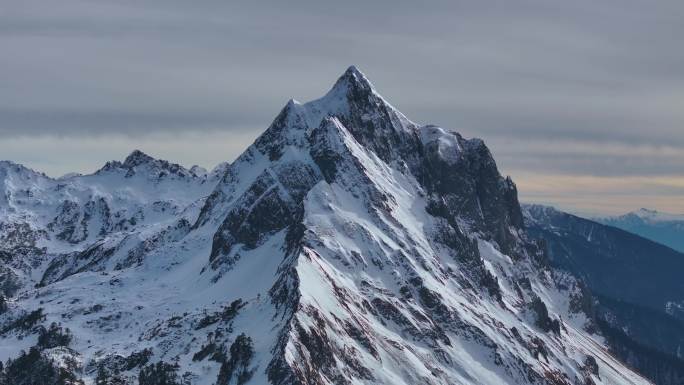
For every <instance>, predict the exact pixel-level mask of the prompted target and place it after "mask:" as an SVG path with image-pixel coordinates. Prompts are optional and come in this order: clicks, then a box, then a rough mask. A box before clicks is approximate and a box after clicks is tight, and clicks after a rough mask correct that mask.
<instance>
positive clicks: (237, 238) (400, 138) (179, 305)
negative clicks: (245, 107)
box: [0, 67, 648, 385]
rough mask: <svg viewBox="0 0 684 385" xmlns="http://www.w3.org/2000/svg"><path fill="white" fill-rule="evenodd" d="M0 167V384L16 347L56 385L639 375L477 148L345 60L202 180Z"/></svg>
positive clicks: (550, 380)
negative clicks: (384, 93) (593, 327)
mask: <svg viewBox="0 0 684 385" xmlns="http://www.w3.org/2000/svg"><path fill="white" fill-rule="evenodd" d="M2 170H4V171H3V172H4V174H3V180H4V186H5V193H4V200H2V201H0V208H1V209H2V210H3V211H2V212H3V214H2V217H0V218H1V220H0V222H2V226H3V227H2V228H3V230H2V233H1V234H2V250H3V251H2V253H3V254H2V255H3V258H4V259H5V260H6V261H7V263H6V264H5V265H4V266H5V269H4V271H3V275H2V277H3V278H2V279H3V282H5V283H7V284H6V286H5V287H6V288H7V289H5V290H4V291H3V295H4V297H3V298H4V301H3V304H4V305H3V309H2V315H0V322H1V324H2V325H3V326H2V334H0V338H1V339H0V354H1V355H2V359H7V358H12V359H13V361H12V362H10V363H9V364H8V365H6V367H5V369H4V370H3V374H2V376H4V377H0V383H2V382H1V381H2V378H5V379H8V378H10V377H11V376H15V377H16V373H18V372H20V371H21V370H23V369H25V366H27V364H26V362H27V359H26V357H27V356H30V355H33V356H32V357H33V358H37V357H40V359H34V360H33V362H38V363H40V365H42V366H41V368H43V367H44V368H48V369H45V371H46V372H50V370H52V372H56V373H58V374H60V375H62V377H60V378H63V379H64V380H63V381H65V382H63V383H98V384H133V383H136V382H137V383H139V384H142V385H145V384H153V383H154V384H156V383H158V382H154V381H161V379H163V381H165V383H171V384H173V383H176V384H219V385H222V384H266V383H270V384H279V385H286V384H287V385H289V384H321V385H322V384H418V383H429V384H483V383H485V384H506V383H516V384H642V383H648V381H646V380H645V379H643V378H642V377H640V376H639V375H637V374H636V373H634V372H632V371H631V370H630V369H629V368H627V367H626V366H624V365H623V364H621V363H620V362H619V361H617V360H616V359H615V358H613V357H612V356H611V355H610V354H608V353H607V349H606V345H605V343H604V339H603V338H602V337H601V336H599V335H596V334H591V333H590V332H588V331H587V327H588V326H590V325H589V323H590V320H589V318H588V317H587V316H586V314H584V313H583V310H582V309H583V306H582V304H583V303H584V301H586V298H585V296H584V293H583V292H582V290H581V286H580V285H579V284H578V281H577V280H575V279H574V278H573V277H572V276H571V275H569V274H566V273H562V272H559V271H555V270H553V269H552V268H550V266H549V264H548V260H547V258H546V254H545V251H544V249H543V248H542V247H540V245H539V244H538V243H536V242H533V241H531V240H530V239H529V238H528V236H527V234H526V230H525V228H524V225H523V216H522V212H521V209H520V205H519V204H518V201H517V192H516V188H515V185H514V183H513V182H512V181H511V180H510V179H508V178H503V177H501V175H500V174H499V172H498V170H497V168H496V164H495V162H494V159H493V158H492V155H491V154H490V152H489V150H488V149H487V147H486V146H485V145H484V143H483V142H482V141H481V140H478V139H471V140H467V139H464V138H463V137H461V136H460V135H459V134H457V133H456V132H453V131H451V130H447V129H443V128H440V127H436V126H429V125H428V126H419V125H416V124H415V123H413V122H411V121H409V120H408V119H407V118H406V117H405V116H404V115H402V114H401V113H400V112H398V111H397V110H396V109H395V108H394V107H392V106H391V105H390V104H389V103H387V102H386V101H385V100H384V99H383V98H382V97H381V96H380V95H379V94H378V93H377V92H376V90H375V89H374V87H373V86H372V84H371V83H370V82H369V81H368V79H367V78H366V77H365V76H364V75H363V74H362V73H361V72H359V71H358V70H357V69H356V68H354V67H350V68H349V69H348V70H347V71H346V72H345V73H344V74H343V75H342V77H341V78H340V79H339V80H338V81H337V82H336V83H335V85H334V86H333V88H332V89H331V90H330V91H329V92H328V93H327V94H326V95H325V96H323V97H322V98H321V99H318V100H315V101H312V102H309V103H306V104H301V103H298V102H296V101H294V100H291V101H290V102H288V103H287V105H286V106H285V107H284V108H283V110H282V111H281V112H280V114H279V115H278V116H277V117H276V118H275V120H274V122H273V123H272V124H271V126H270V127H269V128H268V129H267V130H266V131H265V132H264V133H263V134H262V135H261V136H260V137H259V138H258V139H257V140H256V141H255V143H254V144H253V145H251V146H250V147H249V148H248V149H247V150H246V151H245V152H244V153H243V154H242V155H241V156H240V157H239V158H238V159H237V160H235V162H233V163H232V164H230V165H227V166H224V167H221V168H220V169H219V170H215V171H213V172H212V173H209V174H203V173H201V174H199V173H195V172H192V171H190V170H186V169H184V168H182V167H180V166H176V165H172V164H169V163H167V162H163V161H158V160H154V159H151V158H149V157H147V156H145V155H144V154H141V153H137V152H136V153H134V154H132V155H131V156H130V157H129V158H128V159H127V160H126V161H125V162H123V163H110V164H108V165H107V166H105V168H103V169H102V170H100V171H99V172H97V173H95V174H94V175H87V176H77V177H70V178H67V179H66V180H53V179H50V178H47V177H45V176H43V175H41V174H38V173H35V172H32V171H30V170H27V169H24V168H22V167H21V166H18V165H14V164H8V163H4V164H3V167H2ZM173 170H175V171H173ZM60 186H61V187H60ZM41 336H42V337H41ZM41 341H42V342H41ZM22 349H23V350H24V351H25V352H24V353H23V354H22V353H21V352H20V351H21V350H22ZM29 366H30V365H29ZM50 368H51V369H50ZM34 372H37V371H34ZM47 375H49V373H48V374H46V376H47ZM5 381H7V380H5Z"/></svg>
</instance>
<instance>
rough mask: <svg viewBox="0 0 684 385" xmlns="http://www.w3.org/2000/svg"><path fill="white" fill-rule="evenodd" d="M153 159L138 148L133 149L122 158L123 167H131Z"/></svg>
mask: <svg viewBox="0 0 684 385" xmlns="http://www.w3.org/2000/svg"><path fill="white" fill-rule="evenodd" d="M154 161H155V159H154V158H153V157H151V156H149V155H147V154H145V153H144V152H142V151H140V150H133V151H132V152H131V153H130V154H129V155H128V156H127V157H126V159H125V160H124V162H123V165H122V166H123V167H125V168H133V167H135V166H139V165H141V164H146V163H150V162H154Z"/></svg>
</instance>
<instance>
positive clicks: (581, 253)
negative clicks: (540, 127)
mask: <svg viewBox="0 0 684 385" xmlns="http://www.w3.org/2000/svg"><path fill="white" fill-rule="evenodd" d="M523 213H524V216H525V224H526V227H527V231H528V233H529V234H530V236H532V237H537V238H541V239H543V240H544V242H545V244H546V247H547V250H548V252H549V258H550V259H551V264H552V265H553V266H554V267H556V268H558V269H561V270H565V271H568V272H571V273H572V274H573V275H575V276H576V277H577V278H578V279H580V280H582V281H583V282H585V283H586V285H587V286H588V290H589V291H591V293H592V297H593V298H594V301H593V303H591V304H587V306H588V307H589V308H590V309H591V310H588V312H589V313H591V314H592V315H593V319H594V320H595V321H596V325H595V326H596V328H597V329H598V330H600V332H601V333H602V334H603V335H604V336H606V337H607V341H608V343H609V344H610V345H611V349H612V351H613V352H614V353H615V354H616V355H618V356H619V357H620V358H622V359H623V360H625V361H626V362H628V363H629V364H630V365H632V366H634V367H635V368H637V369H638V370H640V371H641V372H642V373H644V374H646V375H647V376H648V377H649V378H651V379H653V380H654V381H655V382H656V383H657V384H659V385H665V384H667V385H680V384H682V383H684V279H683V277H684V254H682V253H679V252H677V251H675V250H673V249H671V248H669V247H666V246H663V245H661V244H659V243H656V242H653V241H651V240H649V239H646V238H643V237H641V236H638V235H636V234H632V233H630V232H627V231H623V230H621V229H618V228H615V227H611V226H607V225H603V224H601V223H598V222H594V221H591V220H588V219H584V218H580V217H577V216H574V215H571V214H568V213H564V212H562V211H558V210H556V209H554V208H551V207H547V206H539V205H524V206H523Z"/></svg>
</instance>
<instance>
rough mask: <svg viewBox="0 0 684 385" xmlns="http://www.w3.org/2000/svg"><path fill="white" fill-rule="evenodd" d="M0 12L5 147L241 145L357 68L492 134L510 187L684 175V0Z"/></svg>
mask: <svg viewBox="0 0 684 385" xmlns="http://www.w3.org/2000/svg"><path fill="white" fill-rule="evenodd" d="M0 11H1V12H0V49H2V52H3V54H2V60H0V73H2V74H3V76H2V77H1V78H0V136H2V137H3V138H19V137H22V138H26V137H32V136H41V135H54V136H59V137H69V138H73V139H74V140H79V138H84V137H93V136H95V137H97V136H103V135H118V136H122V137H124V138H128V140H129V141H130V142H131V144H132V145H134V144H135V143H136V141H140V140H143V139H142V138H144V137H148V136H150V135H157V136H158V135H178V134H179V133H181V132H186V133H187V132H188V131H192V132H196V133H198V135H203V136H204V137H210V136H211V135H219V134H220V137H221V138H223V137H225V136H226V133H231V132H235V133H236V137H238V138H240V139H239V140H243V141H245V143H243V144H244V145H245V146H246V145H247V144H248V142H249V141H250V140H251V139H252V138H253V137H254V136H256V135H257V134H258V132H260V131H261V130H263V129H264V128H265V127H266V126H267V125H268V124H269V123H270V121H271V119H272V118H273V117H274V115H275V114H276V113H277V112H278V110H279V109H280V108H281V107H282V105H283V104H284V103H285V101H286V100H287V99H289V98H290V97H294V98H296V99H299V100H309V99H312V98H315V97H318V96H320V95H321V94H322V93H323V92H324V91H325V90H326V89H327V88H328V87H329V86H330V85H331V83H332V82H333V81H334V79H335V78H336V76H338V75H339V73H340V72H341V71H342V70H343V69H344V68H345V67H346V66H347V65H349V64H357V65H358V66H359V67H360V68H361V69H362V70H363V71H364V72H366V73H367V74H368V76H369V77H370V78H371V79H372V80H373V81H374V83H376V85H377V86H378V88H379V89H380V91H381V92H382V93H383V94H384V95H385V96H386V97H387V98H388V99H389V100H390V101H392V102H393V103H394V104H395V105H396V106H397V107H398V108H399V109H400V110H402V111H403V112H405V113H406V114H407V115H408V116H409V117H410V118H412V119H413V120H415V121H418V122H423V123H436V124H440V125H443V126H448V127H454V128H457V129H459V130H460V131H462V132H463V133H464V134H465V135H467V136H478V137H482V138H484V139H485V140H486V141H487V142H488V143H490V145H491V147H492V148H493V150H494V152H495V155H496V156H497V159H498V160H499V163H500V165H501V166H502V168H503V169H504V170H506V171H508V172H510V173H512V174H513V175H514V176H515V174H516V173H517V172H522V171H525V172H535V171H538V172H540V173H550V174H552V173H558V174H582V175H585V174H586V175H597V176H624V175H634V176H644V175H670V176H672V175H675V176H677V175H678V176H682V171H680V170H679V169H680V168H681V167H680V166H681V165H682V156H681V155H679V154H681V153H684V108H682V106H683V105H684V50H682V49H681V39H682V37H684V23H681V15H682V14H684V2H682V1H681V0H652V1H644V0H603V1H600V2H597V1H591V0H577V1H556V0H552V1H548V0H520V1H508V0H479V1H474V0H473V1H435V2H429V3H425V4H421V5H417V4H416V3H415V2H401V1H400V2H389V1H377V2H367V1H364V2H362V1H346V2H334V3H333V2H320V1H295V2H282V1H270V2H260V1H256V2H249V3H247V2H239V3H238V2H225V1H218V0H207V1H197V2H187V1H176V0H166V1H160V0H159V1H157V0H150V1H144V2H139V1H128V0H124V1H96V2H95V1H77V0H64V1H60V2H59V4H56V3H54V2H50V1H47V0H23V1H20V2H3V3H2V4H1V5H0ZM249 132H252V133H253V135H249V134H248V133H249ZM246 133H247V134H246ZM216 137H217V138H218V136H216ZM144 140H149V139H144ZM21 142H22V143H30V141H28V142H26V141H25V140H22V141H21ZM549 143H554V144H553V145H554V146H556V147H557V148H558V151H556V152H555V153H550V152H549V151H548V148H549ZM231 148H235V147H234V146H232V147H231ZM603 148H610V149H612V150H611V151H602V149H603ZM645 149H648V150H645ZM659 149H665V150H664V151H660V150H659ZM2 150H3V147H2V144H0V152H1V151H2ZM26 151H30V148H27V149H26ZM231 151H232V152H230V153H225V154H220V156H225V159H227V160H230V159H231V158H232V157H234V156H235V155H236V153H235V152H236V151H237V150H231ZM649 151H650V153H649ZM650 154H653V155H652V156H651V155H650ZM164 155H166V156H168V157H170V158H173V157H174V156H173V155H174V154H173V153H165V154H164ZM46 156H47V155H46ZM54 156H55V157H58V156H59V148H55V155H54ZM198 156H199V158H198V159H197V160H196V161H195V163H200V164H202V163H206V162H210V161H214V160H215V159H217V158H218V157H219V155H217V154H211V156H206V157H204V158H203V157H202V155H201V154H198ZM0 158H5V156H2V153H0ZM16 160H18V161H21V160H22V159H16ZM98 161H100V160H99V159H98V160H97V161H96V162H93V161H92V160H90V159H83V160H82V161H81V162H82V165H81V166H79V165H78V164H76V163H74V164H72V166H75V167H77V168H78V167H81V168H82V169H90V168H92V163H97V162H98ZM86 165H87V166H86ZM65 167H67V165H65ZM64 171H66V170H64Z"/></svg>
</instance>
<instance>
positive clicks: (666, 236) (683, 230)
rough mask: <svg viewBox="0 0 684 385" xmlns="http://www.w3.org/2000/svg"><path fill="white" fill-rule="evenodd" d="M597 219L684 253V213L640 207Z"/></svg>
mask: <svg viewBox="0 0 684 385" xmlns="http://www.w3.org/2000/svg"><path fill="white" fill-rule="evenodd" d="M595 221H596V222H600V223H603V224H605V225H609V226H613V227H617V228H620V229H623V230H625V231H629V232H630V233H634V234H637V235H640V236H642V237H644V238H648V239H650V240H652V241H655V242H658V243H661V244H663V245H665V246H669V247H671V248H673V249H675V250H677V251H679V252H682V253H684V215H673V214H666V213H660V212H658V211H654V210H648V209H640V210H637V211H634V212H631V213H629V214H625V215H621V216H617V217H604V218H596V219H595Z"/></svg>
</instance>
